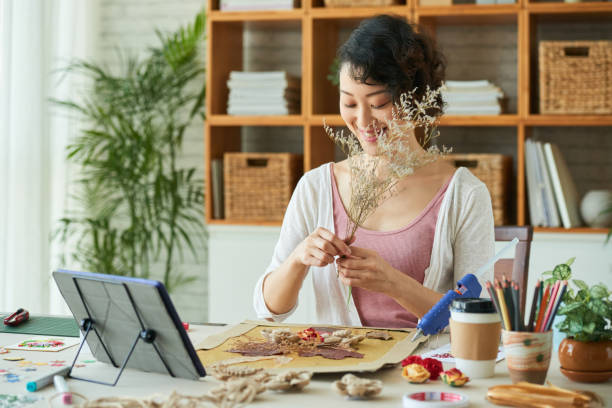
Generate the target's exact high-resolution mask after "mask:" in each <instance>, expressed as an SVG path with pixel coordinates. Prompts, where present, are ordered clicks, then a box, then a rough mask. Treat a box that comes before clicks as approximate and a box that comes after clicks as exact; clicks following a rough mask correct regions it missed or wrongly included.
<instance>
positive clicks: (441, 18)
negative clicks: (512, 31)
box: [415, 4, 521, 25]
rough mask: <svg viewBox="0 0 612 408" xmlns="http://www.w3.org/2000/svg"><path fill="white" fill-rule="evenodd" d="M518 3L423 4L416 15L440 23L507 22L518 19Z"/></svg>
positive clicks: (417, 9)
mask: <svg viewBox="0 0 612 408" xmlns="http://www.w3.org/2000/svg"><path fill="white" fill-rule="evenodd" d="M520 11H521V8H520V6H519V5H518V4H491V5H488V4H487V5H476V4H457V5H453V6H423V7H417V8H416V9H415V16H416V18H417V20H418V21H419V22H421V21H422V20H425V21H427V22H428V23H429V22H430V21H432V20H433V21H435V22H437V23H440V24H474V25H478V24H507V23H513V22H516V21H517V20H518V15H519V13H520Z"/></svg>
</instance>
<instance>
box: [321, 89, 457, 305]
mask: <svg viewBox="0 0 612 408" xmlns="http://www.w3.org/2000/svg"><path fill="white" fill-rule="evenodd" d="M415 91H416V89H415V90H413V91H411V92H407V93H403V94H402V95H400V98H399V102H397V103H395V105H394V109H393V115H392V118H391V119H390V120H388V121H387V122H386V123H385V124H384V126H382V125H381V124H379V123H376V122H374V123H372V125H371V127H372V128H373V129H374V131H375V133H376V135H377V142H376V143H377V144H376V153H375V154H374V155H368V154H366V153H364V152H363V149H362V148H361V145H360V143H359V140H358V139H357V137H356V136H354V135H353V134H351V133H349V134H347V133H345V131H344V130H340V131H335V130H334V129H332V128H331V127H329V126H327V124H325V125H324V127H325V131H326V132H327V134H328V136H329V137H330V138H331V139H332V140H333V141H334V143H336V144H337V145H338V146H339V147H340V148H341V149H342V151H343V152H344V153H345V154H346V155H347V156H348V163H349V168H350V173H351V196H350V202H349V204H348V206H347V208H346V210H347V215H348V218H349V221H348V222H347V225H346V228H345V231H344V238H343V239H344V241H345V242H347V243H350V242H352V241H353V240H354V237H355V233H356V232H357V228H358V227H360V226H363V225H364V223H365V221H366V219H367V218H368V217H369V216H370V215H371V214H372V213H374V211H376V209H377V208H378V207H379V206H380V205H381V204H382V203H383V202H384V201H385V200H387V199H388V198H390V197H391V196H393V195H394V194H397V193H398V192H399V188H398V185H399V182H400V181H401V180H402V179H403V178H404V177H406V176H409V175H411V174H413V173H414V171H415V170H416V169H418V168H420V167H423V166H425V165H427V164H429V163H432V162H434V161H436V160H437V159H438V158H440V157H441V156H442V155H445V154H447V153H449V152H450V149H448V148H446V147H442V148H441V149H440V148H439V147H438V146H437V145H432V144H431V142H432V140H434V139H435V138H436V137H438V135H439V131H438V128H437V125H438V120H439V112H441V105H440V100H441V97H440V89H435V90H433V89H430V88H429V87H428V88H427V89H426V91H425V93H424V95H423V97H422V98H420V99H419V98H417V97H416V94H415ZM385 128H386V131H384V129H385ZM417 132H419V133H420V134H422V136H421V137H420V140H418V141H417V136H416V133H417ZM351 292H352V288H351V287H350V286H349V293H348V300H347V302H350V299H351Z"/></svg>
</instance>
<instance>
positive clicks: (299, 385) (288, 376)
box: [264, 371, 312, 391]
mask: <svg viewBox="0 0 612 408" xmlns="http://www.w3.org/2000/svg"><path fill="white" fill-rule="evenodd" d="M310 378H312V372H310V371H287V372H284V373H281V374H278V375H277V376H273V377H270V378H269V379H267V380H266V381H265V382H264V385H265V387H266V388H267V389H269V390H274V391H297V390H301V389H303V388H304V387H306V386H307V385H308V384H310Z"/></svg>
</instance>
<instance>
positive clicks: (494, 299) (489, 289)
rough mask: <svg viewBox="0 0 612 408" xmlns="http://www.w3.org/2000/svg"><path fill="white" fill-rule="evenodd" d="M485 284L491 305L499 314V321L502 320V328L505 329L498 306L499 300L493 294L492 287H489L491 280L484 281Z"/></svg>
mask: <svg viewBox="0 0 612 408" xmlns="http://www.w3.org/2000/svg"><path fill="white" fill-rule="evenodd" d="M485 286H486V288H487V292H489V296H491V300H492V301H493V305H494V306H495V310H496V311H497V314H499V317H500V319H501V322H502V326H503V327H504V330H505V329H506V325H505V324H504V317H503V316H502V313H501V309H500V308H499V300H497V296H496V295H495V292H494V291H493V288H492V287H491V282H489V281H487V282H486V283H485Z"/></svg>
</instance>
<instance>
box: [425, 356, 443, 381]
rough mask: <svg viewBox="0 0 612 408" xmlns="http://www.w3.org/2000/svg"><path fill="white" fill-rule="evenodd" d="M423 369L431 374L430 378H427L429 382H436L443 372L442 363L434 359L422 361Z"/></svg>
mask: <svg viewBox="0 0 612 408" xmlns="http://www.w3.org/2000/svg"><path fill="white" fill-rule="evenodd" d="M423 367H425V368H426V369H427V371H429V374H431V377H429V379H430V380H437V379H438V377H440V373H441V372H442V371H444V368H443V367H442V363H441V362H440V361H439V360H436V359H435V358H426V359H424V360H423Z"/></svg>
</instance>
